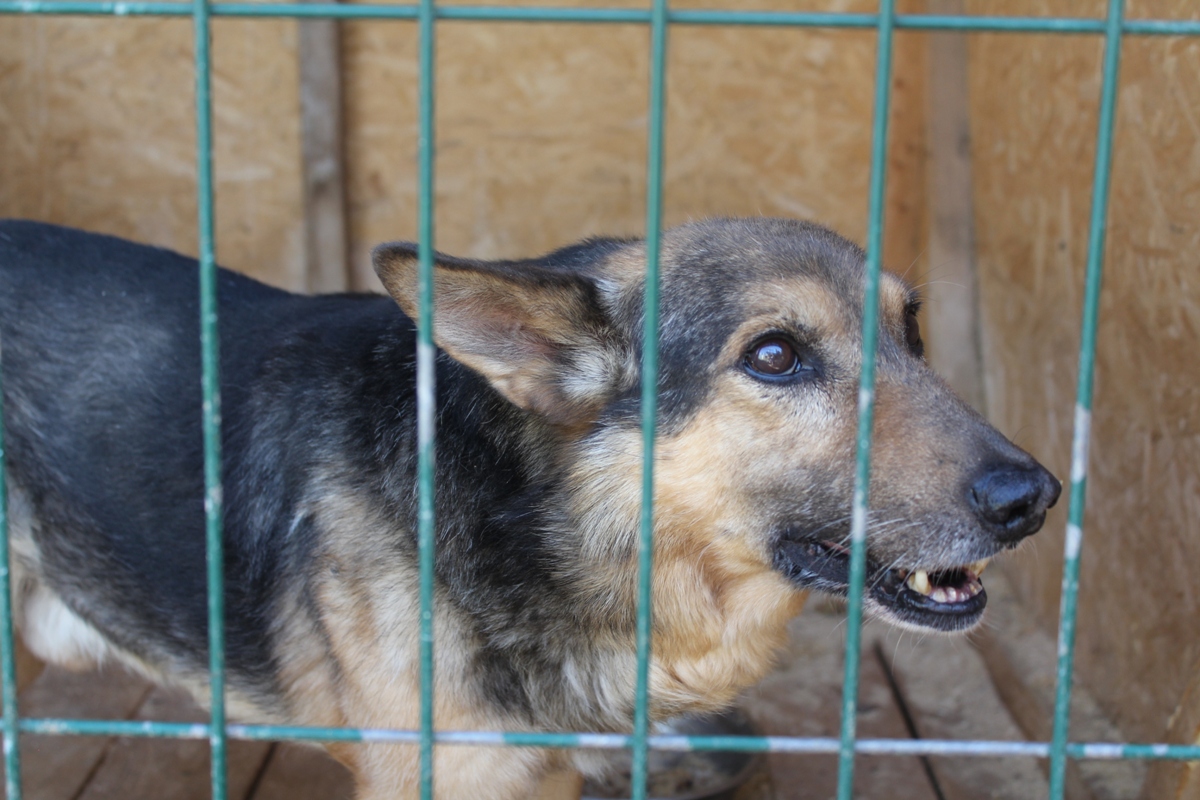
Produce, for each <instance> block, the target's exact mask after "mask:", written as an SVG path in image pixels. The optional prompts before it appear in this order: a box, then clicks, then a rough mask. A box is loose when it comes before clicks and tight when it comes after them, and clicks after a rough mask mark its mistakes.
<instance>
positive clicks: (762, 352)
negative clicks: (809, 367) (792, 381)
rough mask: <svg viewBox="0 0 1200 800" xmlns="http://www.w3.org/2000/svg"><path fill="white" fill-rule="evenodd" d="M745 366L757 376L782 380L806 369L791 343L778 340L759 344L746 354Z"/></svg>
mask: <svg viewBox="0 0 1200 800" xmlns="http://www.w3.org/2000/svg"><path fill="white" fill-rule="evenodd" d="M745 365H746V368H747V369H749V370H750V372H752V373H754V374H755V375H758V376H761V377H767V378H781V377H785V376H787V375H793V374H795V373H797V372H799V371H800V370H801V369H804V363H803V362H802V361H801V360H800V356H798V355H797V354H796V349H795V348H794V347H793V346H792V345H791V343H789V342H788V341H787V340H785V339H778V338H771V339H763V340H762V341H760V342H757V343H756V344H755V345H754V346H753V347H751V348H750V350H749V351H748V352H747V353H746V358H745Z"/></svg>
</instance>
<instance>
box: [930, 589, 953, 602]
mask: <svg viewBox="0 0 1200 800" xmlns="http://www.w3.org/2000/svg"><path fill="white" fill-rule="evenodd" d="M952 591H954V590H953V589H947V588H946V587H944V586H938V587H937V588H935V589H934V590H933V592H932V593H931V594H930V595H929V596H930V597H932V598H933V602H935V603H949V602H950V594H949V593H950V592H952Z"/></svg>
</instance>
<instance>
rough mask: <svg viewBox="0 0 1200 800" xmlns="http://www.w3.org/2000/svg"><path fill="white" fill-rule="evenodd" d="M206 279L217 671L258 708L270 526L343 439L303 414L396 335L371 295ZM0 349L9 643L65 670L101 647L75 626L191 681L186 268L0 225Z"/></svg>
mask: <svg viewBox="0 0 1200 800" xmlns="http://www.w3.org/2000/svg"><path fill="white" fill-rule="evenodd" d="M218 280H219V285H218V298H219V308H220V330H221V341H222V345H223V346H222V351H223V353H222V361H221V368H222V375H221V378H222V380H221V388H222V404H223V414H224V417H225V423H226V424H225V427H224V432H223V448H224V451H225V459H224V461H225V470H226V477H227V480H226V481H225V487H226V492H227V497H226V501H227V507H228V508H229V509H230V511H229V512H228V513H227V514H226V520H225V527H226V537H225V538H226V559H225V562H226V563H225V568H226V586H227V594H228V596H229V601H228V602H227V606H226V608H227V614H228V618H227V623H228V653H229V656H228V657H229V659H230V662H231V667H232V670H231V674H232V675H233V676H235V682H240V683H242V684H249V685H243V686H242V687H241V688H243V689H245V690H247V691H249V692H251V693H253V694H255V695H257V696H263V695H270V694H272V687H271V686H270V685H269V684H270V682H271V680H272V674H273V666H272V664H271V660H272V658H273V656H272V653H271V650H270V639H271V631H270V630H269V624H268V618H269V616H270V615H269V612H268V610H267V609H269V608H270V607H271V606H272V604H273V603H274V602H276V599H277V598H276V589H277V587H278V585H279V583H280V581H281V573H282V572H285V571H287V570H289V569H291V568H293V567H294V566H295V564H297V563H299V562H301V561H302V560H303V557H304V555H305V554H304V553H303V552H300V551H302V550H303V549H304V548H305V546H306V544H307V542H306V537H305V535H304V534H305V531H304V530H291V531H288V530H280V527H281V524H280V521H281V520H289V519H291V518H292V516H293V515H292V514H290V513H289V511H290V510H291V509H289V508H286V507H285V506H287V505H289V504H295V503H297V502H299V500H300V498H299V497H298V496H297V495H298V494H299V493H301V492H302V490H303V484H304V482H305V480H306V475H305V473H306V470H307V468H308V467H309V466H310V463H309V462H311V460H312V456H311V454H313V453H314V452H315V453H319V452H320V449H319V448H314V447H313V444H314V442H315V441H319V440H320V439H321V438H323V437H327V436H330V435H331V434H333V432H331V431H330V430H329V429H328V428H329V426H330V425H331V424H332V421H333V420H338V421H339V422H341V423H342V424H350V423H349V422H348V421H347V418H346V414H345V411H346V410H345V409H343V408H338V409H336V411H335V410H334V409H332V408H328V407H326V408H322V406H329V405H330V404H336V403H337V402H338V399H339V392H338V391H337V389H338V385H339V378H340V379H341V380H344V381H360V380H361V375H362V371H361V369H354V367H361V365H347V364H345V363H338V362H339V361H341V360H343V359H345V357H346V356H347V354H353V353H355V352H356V350H357V351H358V352H360V353H361V351H362V349H363V347H366V348H367V351H366V354H364V355H369V353H370V343H371V342H372V341H374V340H375V339H377V338H378V336H379V335H380V332H381V331H391V330H394V331H395V332H396V333H395V335H399V336H403V335H404V331H405V330H406V328H408V327H410V326H409V325H408V324H407V320H405V318H404V317H403V315H402V314H401V313H400V312H399V310H398V309H396V307H395V305H394V303H392V302H391V301H390V300H389V299H387V298H383V297H372V296H353V295H344V296H329V297H321V298H311V297H299V296H295V295H290V294H288V293H286V292H282V291H279V290H276V289H272V288H270V287H267V286H264V285H262V284H259V283H257V282H255V281H253V280H250V279H248V278H245V277H242V276H239V275H236V274H234V273H231V272H227V271H224V270H221V271H220V273H219V279H218ZM0 334H2V340H0V343H2V351H0V352H2V357H3V364H2V366H3V372H2V373H0V374H2V378H3V382H4V383H3V386H4V413H5V430H6V444H7V451H8V452H7V456H8V469H9V478H10V482H11V484H12V485H11V486H10V493H11V495H12V497H13V500H14V503H13V506H14V507H13V515H12V516H13V532H14V539H15V546H16V552H17V555H18V559H17V560H18V564H17V576H18V579H19V582H20V583H21V584H22V585H21V586H19V587H18V605H19V606H22V605H23V606H24V608H23V612H24V613H23V614H21V615H19V617H18V621H19V624H21V627H22V628H23V633H24V634H25V636H26V639H27V640H31V643H32V645H33V646H34V648H35V652H36V651H37V649H39V645H40V649H41V650H43V652H41V653H39V655H42V656H43V657H46V658H51V659H53V660H59V661H62V660H66V661H70V660H72V658H71V657H70V656H71V655H72V651H73V650H74V651H78V650H79V649H80V648H82V649H83V650H85V651H86V650H89V649H90V650H93V651H95V650H97V649H99V648H101V647H102V646H101V645H100V644H99V643H98V642H97V641H95V640H94V639H93V638H89V633H90V632H88V631H87V628H88V627H94V628H96V629H98V630H99V631H100V632H101V633H102V634H103V637H104V638H105V639H107V640H108V642H110V643H115V644H117V645H118V647H120V648H121V649H123V650H124V651H126V654H131V655H133V656H135V657H136V658H137V659H140V660H142V661H144V662H145V666H147V667H150V668H152V669H154V670H155V671H159V670H162V669H166V670H168V671H171V672H181V673H184V674H186V673H195V674H197V675H199V674H201V673H203V670H204V668H205V661H206V658H207V614H206V600H205V598H206V588H205V577H204V576H205V569H204V558H205V556H204V509H203V500H204V480H203V458H204V456H203V445H202V441H203V440H202V435H201V388H200V374H201V370H200V345H199V301H198V276H197V268H196V262H195V261H194V260H192V259H189V258H185V257H183V256H180V255H178V254H175V253H172V252H169V251H166V250H161V249H157V248H152V247H146V246H143V245H137V244H132V243H129V242H125V241H122V240H119V239H115V238H111V237H104V236H97V235H94V234H87V233H83V232H79V231H74V230H70V229H65V228H58V227H55V226H51V225H45V224H40V223H31V222H19V221H6V222H3V223H0ZM347 339H350V340H354V339H358V340H360V342H361V344H362V345H363V347H358V348H355V347H352V346H351V347H347V346H346V345H347V344H352V342H347V341H346V340H347ZM335 354H336V355H335ZM348 367H350V369H348ZM398 373H399V374H400V375H403V370H399V371H398ZM357 388H358V387H349V386H348V387H345V392H342V393H340V394H343V395H344V394H346V393H348V392H351V391H354V390H356V389H357ZM301 406H303V407H304V408H305V410H306V411H307V413H300V412H299V408H300V407H301ZM322 412H325V413H322ZM316 428H323V429H316ZM305 454H309V455H308V456H307V457H306V455H305ZM284 538H286V539H287V542H286V544H285V543H284V541H283V540H284ZM35 541H36V545H34V542H35ZM22 601H25V602H24V603H22ZM60 602H61V604H62V605H63V606H64V607H59V605H58V604H59V603H60ZM21 610H22V609H20V608H19V611H21ZM72 616H74V617H78V619H71V617H72ZM33 617H42V618H45V617H53V618H54V624H53V626H52V627H53V628H54V630H55V631H56V633H53V634H51V633H47V634H45V635H43V636H41V637H39V636H38V634H37V631H36V630H32V629H34V628H36V627H37V626H38V623H39V622H41V621H42V620H39V619H33ZM64 620H66V621H67V622H68V624H66V625H64V624H63V622H64ZM84 620H86V622H84ZM43 627H50V626H43ZM46 651H49V652H46ZM64 651H65V652H64ZM64 655H66V656H68V657H67V658H63V656H64ZM74 655H77V656H80V657H86V656H92V657H94V656H97V655H105V654H103V653H98V652H76V653H74Z"/></svg>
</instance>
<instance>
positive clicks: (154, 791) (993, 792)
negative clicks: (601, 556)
mask: <svg viewBox="0 0 1200 800" xmlns="http://www.w3.org/2000/svg"><path fill="white" fill-rule="evenodd" d="M844 630H845V625H844V617H843V615H842V612H841V611H840V610H839V609H837V608H835V607H832V606H830V605H829V604H828V603H825V602H821V601H814V602H813V603H812V604H811V607H810V608H809V609H808V610H806V611H805V613H804V614H802V615H801V616H800V618H799V619H797V620H796V621H795V622H794V623H793V624H792V642H791V647H790V650H789V652H788V653H787V654H786V656H785V657H784V658H783V659H782V662H781V664H780V666H779V668H778V669H777V670H776V671H775V672H774V673H773V674H771V675H770V676H768V677H767V678H766V679H765V680H764V681H763V682H762V683H761V684H760V685H759V686H758V687H756V688H755V689H754V690H752V691H751V692H749V693H747V695H746V697H745V699H744V701H743V708H744V709H745V710H746V711H747V712H748V713H749V714H750V716H751V717H752V718H753V719H754V720H755V722H756V723H757V725H758V726H759V727H760V728H761V729H762V730H763V732H765V733H768V734H772V735H783V736H837V735H838V725H839V709H840V704H841V681H842V663H843V662H842V648H843V636H844ZM863 645H864V649H863V661H862V677H861V687H860V694H859V712H860V713H859V717H858V730H859V734H860V735H861V736H863V737H889V738H909V737H911V736H913V735H914V733H915V734H916V735H920V736H924V737H927V738H957V739H968V738H970V739H1019V738H1021V735H1020V733H1019V731H1018V729H1017V727H1016V725H1015V724H1014V723H1013V721H1012V719H1011V718H1010V717H1009V715H1008V712H1007V711H1006V710H1005V709H1004V707H1003V705H1002V704H1001V703H1000V700H999V699H998V697H997V695H996V692H995V690H994V688H993V687H992V685H991V682H990V680H989V678H988V676H987V672H986V669H985V668H984V665H983V662H982V661H981V659H980V657H979V655H978V653H977V652H976V651H975V650H974V649H973V648H972V647H971V646H970V645H969V643H967V642H966V641H964V640H962V639H951V638H946V637H934V636H929V637H918V636H913V635H912V634H900V633H896V632H894V631H892V630H890V629H888V628H885V627H884V626H881V625H873V624H868V625H867V626H866V627H865V628H864V633H863ZM20 700H21V713H22V714H23V715H25V716H38V717H85V718H86V717H90V718H95V719H145V720H176V721H201V720H203V719H204V712H203V711H201V710H200V709H199V708H197V707H196V705H195V704H194V703H192V702H191V701H190V700H189V699H188V698H187V697H186V696H184V695H183V694H182V693H179V692H177V691H170V690H165V689H161V688H156V687H153V686H151V685H149V684H148V683H146V682H145V681H144V680H142V679H140V678H138V677H135V676H132V675H130V674H129V673H127V672H124V671H122V670H120V669H110V670H106V671H103V672H98V673H85V674H79V673H71V672H66V671H63V670H60V669H56V668H53V667H51V668H47V669H46V670H45V671H44V672H43V673H42V674H41V676H40V677H38V679H37V680H36V681H34V682H33V683H32V684H30V685H29V686H28V687H27V688H26V689H25V691H24V692H22V694H21V698H20ZM21 746H22V765H23V782H24V788H25V796H26V797H27V798H29V800H118V799H119V800H151V798H153V800H204V798H207V797H209V777H208V775H209V755H208V746H207V743H205V742H200V741H180V740H167V739H144V738H139V739H106V738H102V737H87V736H25V737H23V738H22V745H21ZM229 786H230V792H229V797H230V800H318V799H319V800H350V798H351V797H352V789H351V785H350V778H349V774H348V773H347V771H346V770H345V769H344V768H343V767H341V765H339V764H338V763H336V762H335V761H333V759H331V758H329V757H328V756H327V755H326V754H325V753H324V752H323V751H321V750H319V749H317V748H315V747H307V746H302V745H295V744H287V743H281V744H271V743H266V742H231V743H230V750H229ZM836 786H837V759H836V757H834V756H826V755H772V756H771V757H770V758H769V759H768V760H767V763H766V765H765V766H764V768H763V769H762V770H761V774H759V775H757V776H756V778H755V780H754V781H752V783H751V785H748V786H747V787H746V788H745V790H744V791H742V792H740V793H739V794H738V800H826V798H831V797H833V796H834V795H835V793H836ZM855 787H856V791H855V795H856V796H857V797H861V798H868V799H871V798H886V800H966V799H967V798H978V797H984V796H986V797H989V798H1000V799H1001V800H1003V799H1005V798H1011V800H1024V798H1029V797H1037V796H1044V795H1045V793H1046V784H1045V780H1044V778H1043V776H1042V773H1041V771H1040V770H1039V768H1038V765H1037V763H1036V762H1033V761H1030V760H1021V759H1008V760H999V759H978V758H975V759H943V758H934V759H928V760H923V759H920V758H916V757H907V758H900V757H882V756H878V757H865V756H863V757H859V759H858V761H857V764H856V772H855ZM464 800H474V798H464Z"/></svg>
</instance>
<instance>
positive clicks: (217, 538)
mask: <svg viewBox="0 0 1200 800" xmlns="http://www.w3.org/2000/svg"><path fill="white" fill-rule="evenodd" d="M192 14H193V17H192V20H193V32H194V35H195V65H196V207H197V217H198V219H197V229H198V237H199V245H200V286H199V291H200V362H201V370H202V374H201V390H202V393H203V404H202V417H203V430H204V523H205V545H206V546H205V552H206V555H207V569H208V670H209V694H210V698H211V711H212V727H211V729H210V734H209V744H210V747H211V748H212V796H213V800H225V797H226V794H227V776H226V773H227V770H226V767H227V753H226V745H227V739H226V732H225V580H224V558H223V552H224V548H223V546H222V541H221V529H222V524H221V523H222V513H223V509H224V497H223V494H222V491H221V383H220V381H221V379H220V352H219V341H218V335H217V266H216V260H215V252H214V251H215V248H214V243H213V185H212V98H211V93H210V86H211V83H212V59H211V53H210V50H209V46H210V41H211V37H210V30H209V27H210V26H209V7H208V0H194V3H193V5H192Z"/></svg>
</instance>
